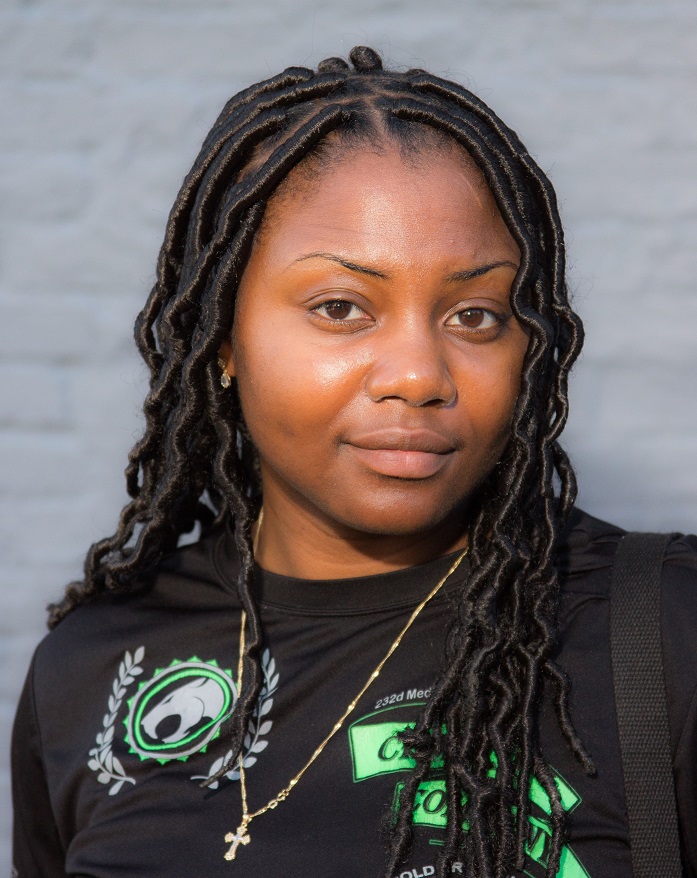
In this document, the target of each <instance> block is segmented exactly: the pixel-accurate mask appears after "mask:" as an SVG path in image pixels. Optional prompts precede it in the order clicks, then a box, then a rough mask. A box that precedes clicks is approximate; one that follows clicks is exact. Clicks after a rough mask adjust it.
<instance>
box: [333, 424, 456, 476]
mask: <svg viewBox="0 0 697 878" xmlns="http://www.w3.org/2000/svg"><path fill="white" fill-rule="evenodd" d="M345 445H346V447H347V448H348V450H349V452H350V453H351V454H352V456H353V457H354V458H355V459H356V460H357V461H358V462H359V463H360V464H362V465H363V466H364V467H366V468H367V469H369V470H372V471H373V472H374V473H377V474H378V475H382V476H388V477H392V478H398V479H427V478H431V477H432V476H435V475H436V474H437V473H439V472H440V471H441V470H442V469H444V468H445V467H446V466H447V464H448V462H449V461H450V459H451V457H452V455H453V453H454V451H455V445H454V444H453V442H452V441H451V440H450V439H448V438H447V437H446V436H443V435H442V434H440V433H436V432H434V431H432V430H406V429H403V428H388V429H382V430H375V431H372V432H369V433H362V434H360V435H358V436H352V437H351V438H350V439H348V440H347V441H346V443H345Z"/></svg>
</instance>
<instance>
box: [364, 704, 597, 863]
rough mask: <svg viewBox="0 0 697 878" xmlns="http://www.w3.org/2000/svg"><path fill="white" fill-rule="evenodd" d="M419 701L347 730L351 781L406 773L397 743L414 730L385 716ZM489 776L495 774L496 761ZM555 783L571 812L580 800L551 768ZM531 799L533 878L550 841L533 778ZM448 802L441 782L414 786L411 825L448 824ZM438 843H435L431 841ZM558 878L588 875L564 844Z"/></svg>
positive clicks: (542, 798) (545, 806)
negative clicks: (535, 810) (534, 809)
mask: <svg viewBox="0 0 697 878" xmlns="http://www.w3.org/2000/svg"><path fill="white" fill-rule="evenodd" d="M423 703H424V702H413V703H412V704H408V705H400V706H399V708H387V709H385V710H379V711H376V712H375V713H371V714H368V715H367V716H364V717H362V718H361V719H359V720H357V721H356V722H354V723H353V724H352V725H351V726H350V727H349V729H348V737H349V746H350V749H351V761H352V765H353V779H354V782H356V783H358V782H360V781H364V780H367V779H368V778H371V777H377V776H379V775H384V774H391V773H392V772H401V771H409V770H410V769H411V768H413V767H414V765H415V762H414V760H413V759H412V758H411V757H410V756H409V755H408V754H405V752H404V748H403V746H402V742H401V741H400V740H399V738H398V734H399V733H400V732H402V731H404V729H405V728H413V726H414V723H413V722H412V723H408V722H404V721H401V722H400V721H394V720H389V719H386V714H389V713H391V712H392V711H394V710H397V709H398V710H402V709H403V708H404V707H412V708H418V707H421V706H423ZM492 762H494V765H493V767H492V769H491V774H492V776H493V773H494V772H495V770H496V768H495V760H493V759H492ZM431 768H432V769H433V771H434V773H435V774H436V775H437V774H438V771H439V769H441V770H442V768H443V762H442V759H439V760H436V761H434V762H433V764H432V765H431ZM552 770H553V772H554V782H555V784H556V786H557V789H558V790H559V795H560V797H561V802H562V806H563V808H564V810H565V811H567V812H571V811H573V810H574V808H576V807H577V806H578V805H579V803H580V802H581V797H580V796H579V795H578V793H576V791H575V790H574V789H573V788H572V787H571V786H570V785H569V784H568V783H567V782H566V781H565V780H564V778H563V777H562V776H561V775H560V774H559V773H558V772H556V771H554V769H552ZM403 787H404V784H403V783H402V782H399V783H397V785H396V787H395V792H394V803H395V806H396V804H397V802H398V801H399V795H400V793H401V791H402V789H403ZM529 795H530V801H531V802H532V803H533V805H536V806H537V808H538V809H539V811H538V814H539V815H540V816H534V815H533V814H531V815H530V816H529V817H528V822H529V833H528V841H527V844H526V852H527V855H528V858H529V861H530V862H529V863H528V864H526V868H525V870H524V871H525V874H527V875H530V876H532V878H536V876H537V875H538V874H542V873H540V872H539V871H534V869H535V866H537V868H538V870H539V868H540V867H543V868H546V865H547V861H548V857H549V847H550V842H551V839H552V825H551V822H550V821H549V820H548V819H546V818H549V817H551V814H552V806H551V802H550V800H549V796H548V795H547V793H546V792H545V790H544V788H543V786H542V784H541V783H540V782H539V781H538V780H537V779H536V778H535V777H532V778H531V779H530V791H529ZM447 815H448V810H447V800H446V794H445V779H444V778H442V777H440V778H439V777H437V776H436V777H433V778H430V779H428V780H426V781H425V782H423V783H422V784H420V785H419V789H418V790H417V793H416V797H415V800H414V810H413V817H412V819H413V823H414V825H415V826H424V827H431V828H434V829H445V827H446V824H447ZM432 843H435V844H439V843H441V842H440V841H439V840H435V839H434V840H432ZM557 876H558V878H589V876H588V873H587V872H586V870H585V868H584V867H583V865H582V864H581V862H580V860H579V859H578V858H577V857H576V855H575V854H574V852H573V851H572V850H571V848H570V847H568V846H565V847H564V848H563V850H562V855H561V862H560V866H559V871H558V873H557Z"/></svg>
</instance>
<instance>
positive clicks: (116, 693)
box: [87, 646, 145, 796]
mask: <svg viewBox="0 0 697 878" xmlns="http://www.w3.org/2000/svg"><path fill="white" fill-rule="evenodd" d="M144 655H145V647H144V646H139V647H138V649H137V650H136V651H135V652H134V653H133V655H131V653H130V652H129V651H128V650H126V653H125V655H124V657H123V659H122V660H121V663H120V664H119V674H118V677H117V678H116V679H115V680H114V682H113V684H112V687H111V695H110V696H109V701H108V704H107V707H108V713H105V714H104V719H103V721H102V725H103V731H101V732H99V734H98V735H97V746H96V747H94V748H93V749H92V750H90V751H89V755H90V756H92V757H93V758H92V759H90V760H89V762H88V763H87V765H88V766H89V768H91V769H92V771H97V772H99V773H98V775H97V780H98V781H99V783H103V784H107V783H111V782H112V781H115V783H114V784H113V786H112V787H111V789H110V790H109V795H110V796H115V795H116V793H118V791H119V790H120V789H121V787H122V786H123V785H124V784H125V783H132V784H134V783H135V780H134V779H133V778H132V777H129V776H128V775H127V774H126V772H125V771H124V770H123V765H121V761H120V760H119V758H118V757H117V756H114V754H113V753H112V752H111V744H112V741H113V740H114V724H115V722H116V714H117V713H118V712H119V709H120V707H121V704H122V703H123V699H124V697H125V695H126V689H127V688H128V686H130V685H131V683H133V681H134V680H135V678H136V677H137V676H139V675H140V674H142V673H143V669H142V668H141V667H140V662H142V661H143V656H144Z"/></svg>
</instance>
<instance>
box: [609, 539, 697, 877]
mask: <svg viewBox="0 0 697 878" xmlns="http://www.w3.org/2000/svg"><path fill="white" fill-rule="evenodd" d="M671 539H672V536H671V534H645V533H630V534H627V536H625V537H624V539H623V540H622V542H621V543H620V544H619V547H618V549H617V555H616V557H615V565H614V571H613V575H612V586H611V594H610V639H611V646H612V669H613V676H614V684H615V705H616V710H617V725H618V728H619V733H620V747H621V750H622V768H623V773H624V789H625V798H626V803H627V813H628V816H629V836H630V841H631V847H632V868H633V872H634V878H656V876H658V875H660V876H661V878H680V876H681V875H682V869H681V865H680V841H679V836H678V815H677V810H676V807H675V785H674V781H673V765H672V759H671V754H670V734H669V731H668V710H667V707H666V685H665V676H664V673H663V652H662V648H661V569H662V566H663V557H664V555H665V551H666V548H667V547H668V543H669V542H670V540H671Z"/></svg>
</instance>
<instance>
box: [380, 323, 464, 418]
mask: <svg viewBox="0 0 697 878" xmlns="http://www.w3.org/2000/svg"><path fill="white" fill-rule="evenodd" d="M366 392H367V393H368V396H369V397H370V398H371V399H372V400H373V401H374V402H380V401H381V400H384V399H400V400H402V401H404V402H405V403H406V404H407V405H409V406H413V407H420V406H425V405H439V406H445V405H451V404H452V403H453V402H454V401H455V399H456V398H457V386H456V384H455V381H454V380H453V377H452V375H451V374H450V370H449V368H448V364H447V361H446V358H445V352H444V351H443V349H442V342H440V341H439V339H437V338H434V337H433V336H432V335H431V334H430V333H429V332H427V331H424V330H423V328H422V329H421V330H420V331H415V330H410V331H408V332H395V333H393V334H391V335H390V336H389V337H386V336H383V337H382V339H380V345H379V349H378V355H377V356H376V358H375V360H374V361H373V364H372V366H371V368H370V371H369V373H368V376H367V380H366Z"/></svg>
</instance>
